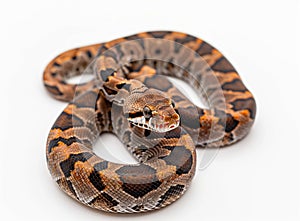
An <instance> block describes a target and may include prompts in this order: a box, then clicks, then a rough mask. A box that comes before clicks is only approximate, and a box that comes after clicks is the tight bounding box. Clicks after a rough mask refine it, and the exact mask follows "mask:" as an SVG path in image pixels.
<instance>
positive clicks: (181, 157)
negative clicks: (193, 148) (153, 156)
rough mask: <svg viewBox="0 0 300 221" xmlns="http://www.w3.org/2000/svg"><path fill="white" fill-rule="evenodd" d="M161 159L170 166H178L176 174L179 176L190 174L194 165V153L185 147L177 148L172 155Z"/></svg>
mask: <svg viewBox="0 0 300 221" xmlns="http://www.w3.org/2000/svg"><path fill="white" fill-rule="evenodd" d="M159 158H160V159H163V160H164V161H165V162H166V163H167V164H168V165H173V166H176V174H178V175H181V174H186V173H189V171H190V170H191V168H192V164H193V157H192V153H191V152H190V151H189V150H187V149H186V147H184V146H176V147H175V148H174V149H173V150H172V152H171V153H170V155H168V156H166V157H159Z"/></svg>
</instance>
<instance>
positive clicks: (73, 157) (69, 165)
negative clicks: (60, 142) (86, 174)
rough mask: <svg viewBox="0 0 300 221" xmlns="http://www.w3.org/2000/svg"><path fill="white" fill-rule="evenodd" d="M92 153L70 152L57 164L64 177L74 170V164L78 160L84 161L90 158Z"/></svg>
mask: <svg viewBox="0 0 300 221" xmlns="http://www.w3.org/2000/svg"><path fill="white" fill-rule="evenodd" d="M92 156H93V154H91V153H89V152H84V153H79V154H70V156H69V158H68V159H66V160H64V161H62V162H61V163H60V164H59V165H60V168H61V170H62V172H63V173H64V174H65V176H66V177H69V176H70V175H71V172H72V171H73V170H74V164H75V163H76V162H78V161H81V162H85V161H87V160H88V159H89V158H91V157H92Z"/></svg>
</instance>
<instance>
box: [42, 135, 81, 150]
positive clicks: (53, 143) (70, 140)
mask: <svg viewBox="0 0 300 221" xmlns="http://www.w3.org/2000/svg"><path fill="white" fill-rule="evenodd" d="M59 142H63V143H64V144H66V145H67V146H70V145H71V144H73V143H76V142H77V143H82V142H81V140H79V139H78V138H77V137H70V138H68V139H65V138H62V137H59V138H56V139H53V140H51V141H50V143H49V146H48V153H50V152H51V151H52V149H53V148H54V147H56V146H58V144H59Z"/></svg>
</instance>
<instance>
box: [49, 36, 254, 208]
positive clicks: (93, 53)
mask: <svg viewBox="0 0 300 221" xmlns="http://www.w3.org/2000/svg"><path fill="white" fill-rule="evenodd" d="M84 70H89V71H90V72H92V73H93V76H94V77H93V79H92V80H90V81H88V82H86V83H82V84H77V85H75V84H69V83H67V79H68V78H70V77H72V76H76V75H79V74H81V73H82V72H83V71H84ZM166 76H169V77H175V78H179V79H181V80H183V81H185V82H186V83H188V84H189V85H190V86H192V87H193V88H194V89H195V91H196V92H197V93H198V94H199V96H201V97H202V98H203V100H204V101H205V102H206V103H205V104H206V105H207V108H201V107H198V106H195V105H194V104H193V103H192V102H191V101H189V99H187V98H186V96H185V95H184V94H182V93H181V92H180V91H179V90H178V89H177V88H176V87H174V86H173V84H172V83H171V82H170V81H169V80H168V79H167V78H166ZM43 80H44V84H45V87H46V88H47V90H48V91H49V92H50V94H51V95H53V96H54V98H56V99H58V100H62V101H68V102H69V104H68V105H67V107H66V108H65V109H64V111H63V112H62V113H61V115H60V116H59V117H58V119H57V120H56V122H55V123H54V125H53V126H52V128H51V131H50V133H49V136H48V140H47V147H46V156H47V164H48V168H49V170H50V173H51V175H52V177H53V179H54V180H55V181H56V182H57V183H58V185H59V187H60V188H61V189H62V190H63V191H64V192H66V193H67V194H68V195H69V196H71V197H72V198H74V199H76V200H78V201H80V202H81V203H83V204H85V205H88V206H90V207H92V208H96V209H99V210H103V211H108V212H114V213H134V212H145V211H150V210H154V209H159V208H161V207H164V206H166V205H169V204H170V203H172V202H174V201H175V200H176V199H178V198H179V197H180V196H181V195H182V194H183V193H184V192H185V191H186V189H187V188H188V186H189V185H190V182H191V180H192V178H193V176H194V174H195V165H196V152H195V147H208V148H215V147H223V146H227V145H230V144H232V143H234V142H236V141H238V140H240V139H242V138H243V137H244V136H245V135H246V134H247V133H248V132H249V130H250V128H251V126H252V124H253V122H254V119H255V114H256V104H255V100H254V98H253V95H252V94H251V93H250V91H249V90H248V89H247V88H246V87H245V85H244V84H243V82H242V80H241V78H240V76H239V75H238V73H237V72H236V70H235V69H234V67H233V66H232V65H231V64H230V62H229V61H228V60H227V59H226V58H225V57H224V56H223V54H221V53H220V52H219V51H218V50H217V49H215V48H214V47H212V46H211V45H210V44H208V43H206V42H205V41H203V40H201V39H199V38H196V37H193V36H191V35H188V34H185V33H179V32H171V31H153V32H144V33H139V34H136V35H131V36H128V37H124V38H119V39H116V40H113V41H109V42H106V43H101V44H95V45H90V46H86V47H80V48H76V49H73V50H69V51H66V52H64V53H62V54H60V55H59V56H57V57H56V58H54V59H53V60H52V61H51V62H50V63H49V64H48V66H47V67H46V69H45V71H44V76H43ZM106 132H109V133H114V134H115V135H116V136H117V137H118V138H119V139H120V140H121V141H122V142H123V143H124V145H125V146H126V147H127V148H128V150H129V151H130V152H131V153H132V154H133V156H134V157H135V158H136V159H137V161H138V162H137V164H128V165H127V164H120V163H114V162H110V161H107V160H105V159H103V158H101V157H99V156H97V155H96V154H95V153H94V152H93V149H92V148H93V145H94V143H95V141H96V139H97V138H98V137H99V135H100V134H102V133H106Z"/></svg>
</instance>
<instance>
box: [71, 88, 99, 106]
mask: <svg viewBox="0 0 300 221" xmlns="http://www.w3.org/2000/svg"><path fill="white" fill-rule="evenodd" d="M99 96H100V93H95V92H94V91H87V92H85V93H84V94H82V95H79V96H78V97H76V98H75V99H74V100H73V102H72V103H73V104H75V105H76V107H78V108H86V107H88V108H95V106H96V103H97V100H98V99H99Z"/></svg>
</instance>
